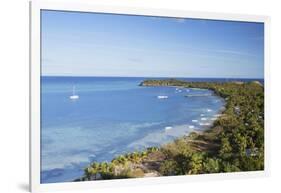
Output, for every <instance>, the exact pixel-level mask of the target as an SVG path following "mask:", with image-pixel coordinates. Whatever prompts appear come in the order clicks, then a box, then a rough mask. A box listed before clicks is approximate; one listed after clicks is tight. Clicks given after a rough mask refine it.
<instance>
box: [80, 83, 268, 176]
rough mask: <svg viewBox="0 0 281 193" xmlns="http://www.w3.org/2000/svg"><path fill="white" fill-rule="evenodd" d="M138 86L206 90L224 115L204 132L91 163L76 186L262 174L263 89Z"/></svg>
mask: <svg viewBox="0 0 281 193" xmlns="http://www.w3.org/2000/svg"><path fill="white" fill-rule="evenodd" d="M140 86H150V87H153V86H175V87H184V88H201V89H210V90H212V91H214V94H216V95H218V96H220V97H222V98H224V100H225V101H226V106H225V110H224V111H223V112H222V113H221V115H220V116H218V118H217V119H216V120H215V121H214V123H213V125H212V126H210V128H209V129H207V130H206V131H204V132H192V133H190V134H189V135H188V136H182V137H180V138H178V139H175V140H174V141H172V142H170V143H168V144H163V145H162V146H161V147H150V148H147V149H145V150H143V151H139V152H132V153H127V154H125V155H120V156H118V157H116V158H114V159H113V160H112V161H111V162H101V163H99V162H93V163H91V164H90V165H89V166H88V167H86V168H85V170H84V175H83V176H82V177H81V178H79V179H76V180H75V181H89V180H105V179H121V178H136V177H155V176H175V175H190V174H206V173H220V172H239V171H257V170H263V169H264V87H263V85H262V84H260V83H259V82H257V81H253V82H187V81H183V80H176V79H165V80H145V81H143V82H141V83H140Z"/></svg>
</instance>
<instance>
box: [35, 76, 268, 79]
mask: <svg viewBox="0 0 281 193" xmlns="http://www.w3.org/2000/svg"><path fill="white" fill-rule="evenodd" d="M40 77H73V78H75V77H77V78H81V77H85V78H91V77H96V78H210V79H211V78H212V79H263V80H264V77H180V76H177V77H174V76H94V75H86V76H83V75H40Z"/></svg>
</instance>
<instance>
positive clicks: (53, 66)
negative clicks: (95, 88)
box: [41, 10, 264, 78]
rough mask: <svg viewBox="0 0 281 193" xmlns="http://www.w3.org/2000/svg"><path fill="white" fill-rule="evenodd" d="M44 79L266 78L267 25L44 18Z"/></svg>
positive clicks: (58, 14)
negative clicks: (91, 77) (265, 41)
mask: <svg viewBox="0 0 281 193" xmlns="http://www.w3.org/2000/svg"><path fill="white" fill-rule="evenodd" d="M41 43H42V45H41V46H42V47H41V53H42V55H41V71H42V75H43V76H122V77H186V78H189V77H190V78H191V77H199V78H202V77H205V78H263V74H264V25H263V23H253V22H237V21H219V20H204V19H182V18H167V17H148V16H132V15H116V14H115V15H114V14H103V13H102V14H100V13H99V14H98V13H82V12H63V11H47V10H43V11H42V12H41Z"/></svg>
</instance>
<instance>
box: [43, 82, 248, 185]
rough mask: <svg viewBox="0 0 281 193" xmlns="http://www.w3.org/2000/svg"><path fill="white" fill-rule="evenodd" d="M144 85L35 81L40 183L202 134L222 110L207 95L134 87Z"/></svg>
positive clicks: (69, 177) (209, 93) (198, 91)
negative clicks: (38, 86)
mask: <svg viewBox="0 0 281 193" xmlns="http://www.w3.org/2000/svg"><path fill="white" fill-rule="evenodd" d="M144 79H147V78H109V77H42V78H41V183H51V182H67V181H73V180H74V179H76V178H79V177H80V176H81V175H82V174H83V168H84V167H85V166H87V165H88V164H89V163H90V162H92V161H110V160H111V159H112V158H113V157H115V156H117V155H120V154H122V153H125V152H130V151H134V150H142V149H144V148H146V147H150V146H159V145H161V144H163V143H167V142H169V141H172V140H173V139H175V138H177V137H179V136H182V135H184V134H188V133H189V132H191V131H193V130H197V131H198V130H204V129H206V128H207V127H208V125H209V124H211V123H212V122H213V120H214V119H215V117H216V115H217V114H218V113H219V112H220V111H221V110H222V108H223V106H224V101H223V100H222V99H221V98H219V97H217V96H214V95H212V94H213V93H212V91H209V90H203V89H178V88H174V87H140V86H138V85H139V83H140V82H141V81H142V80H144ZM187 80H191V81H228V80H227V79H187ZM244 81H245V80H244ZM246 81H250V80H249V79H248V80H246ZM73 87H75V92H76V94H77V95H79V99H78V100H71V99H70V98H69V97H70V96H71V95H72V90H73ZM185 95H189V96H191V97H184V96H185ZM158 96H168V98H167V99H159V98H158Z"/></svg>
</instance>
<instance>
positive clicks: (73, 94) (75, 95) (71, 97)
mask: <svg viewBox="0 0 281 193" xmlns="http://www.w3.org/2000/svg"><path fill="white" fill-rule="evenodd" d="M69 98H70V99H71V100H77V99H79V95H77V94H75V86H73V88H72V95H71V96H70V97H69Z"/></svg>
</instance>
